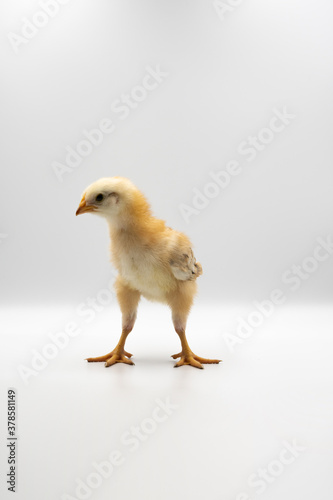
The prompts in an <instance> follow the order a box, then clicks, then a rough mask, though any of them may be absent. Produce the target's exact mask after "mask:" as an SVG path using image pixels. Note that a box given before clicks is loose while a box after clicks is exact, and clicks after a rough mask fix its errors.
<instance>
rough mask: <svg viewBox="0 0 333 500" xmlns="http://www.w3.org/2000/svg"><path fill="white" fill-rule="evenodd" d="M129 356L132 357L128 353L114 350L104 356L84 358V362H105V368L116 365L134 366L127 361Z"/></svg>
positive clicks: (131, 362) (130, 361)
mask: <svg viewBox="0 0 333 500" xmlns="http://www.w3.org/2000/svg"><path fill="white" fill-rule="evenodd" d="M131 356H133V354H131V353H130V352H127V351H125V350H117V349H114V350H113V351H111V352H109V353H108V354H105V355H104V356H98V357H97V358H86V360H87V361H88V362H89V363H95V362H99V361H105V366H106V367H108V366H111V365H114V364H116V363H126V364H127V365H134V363H133V361H132V360H130V359H129V358H130V357H131Z"/></svg>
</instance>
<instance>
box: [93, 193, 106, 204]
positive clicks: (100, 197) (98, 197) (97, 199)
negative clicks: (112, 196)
mask: <svg viewBox="0 0 333 500" xmlns="http://www.w3.org/2000/svg"><path fill="white" fill-rule="evenodd" d="M95 199H96V201H98V202H101V201H103V199H104V195H103V194H102V193H99V194H98V195H97V196H96V198H95Z"/></svg>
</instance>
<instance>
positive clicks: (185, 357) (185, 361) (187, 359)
mask: <svg viewBox="0 0 333 500" xmlns="http://www.w3.org/2000/svg"><path fill="white" fill-rule="evenodd" d="M171 357H172V358H173V359H177V358H180V360H179V361H178V363H176V364H175V366H174V368H178V367H179V366H183V365H190V366H194V367H195V368H200V369H203V366H202V364H201V363H203V364H209V365H210V364H218V363H220V361H222V360H221V359H207V358H201V357H200V356H197V355H196V354H194V353H193V352H192V351H190V352H186V353H183V352H179V353H178V354H173V355H172V356H171Z"/></svg>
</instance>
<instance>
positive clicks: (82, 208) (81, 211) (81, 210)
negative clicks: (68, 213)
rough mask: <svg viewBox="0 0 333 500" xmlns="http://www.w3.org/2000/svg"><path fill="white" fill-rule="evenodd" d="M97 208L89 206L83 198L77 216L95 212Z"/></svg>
mask: <svg viewBox="0 0 333 500" xmlns="http://www.w3.org/2000/svg"><path fill="white" fill-rule="evenodd" d="M95 208H96V207H95V205H87V203H86V199H85V197H84V196H83V198H82V200H81V201H80V205H79V208H78V209H77V211H76V214H75V215H80V214H85V213H86V212H94V211H95Z"/></svg>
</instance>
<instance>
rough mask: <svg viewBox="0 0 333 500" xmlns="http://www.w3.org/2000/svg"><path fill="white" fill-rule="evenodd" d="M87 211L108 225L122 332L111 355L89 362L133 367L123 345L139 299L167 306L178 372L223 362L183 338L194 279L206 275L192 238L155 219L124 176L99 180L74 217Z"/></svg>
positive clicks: (135, 189)
mask: <svg viewBox="0 0 333 500" xmlns="http://www.w3.org/2000/svg"><path fill="white" fill-rule="evenodd" d="M87 212H91V213H94V214H96V215H100V216H102V217H104V218H105V219H106V220H107V222H108V225H109V231H110V237H111V255H112V262H113V264H114V266H115V267H116V269H117V270H118V272H119V274H118V277H117V279H116V283H115V287H116V292H117V299H118V302H119V305H120V309H121V312H122V333H121V336H120V339H119V342H118V344H117V346H116V347H115V349H113V351H111V352H109V353H108V354H106V355H105V356H100V357H97V358H88V359H87V361H89V362H90V361H105V366H111V365H114V364H115V363H126V364H128V365H133V364H134V363H133V361H132V360H131V359H130V358H131V356H132V354H130V353H129V352H127V351H125V342H126V338H127V336H128V334H129V333H130V332H131V331H132V329H133V326H134V323H135V320H136V315H137V308H138V303H139V300H140V297H141V296H143V297H145V298H147V299H149V300H153V301H154V300H155V301H159V302H163V303H165V304H168V306H169V307H170V308H171V311H172V321H173V325H174V328H175V330H176V332H177V334H178V335H179V338H180V342H181V347H182V350H181V352H179V353H178V354H174V355H173V356H172V358H174V359H177V358H180V360H179V361H178V363H176V364H175V367H178V366H182V365H191V366H194V367H196V368H203V366H202V363H219V362H220V360H218V359H206V358H201V357H199V356H197V355H196V354H194V353H193V352H192V351H191V349H190V347H189V345H188V343H187V339H186V336H185V328H186V321H187V317H188V314H189V312H190V309H191V306H192V303H193V298H194V295H195V293H196V290H197V284H196V279H197V277H198V276H200V274H202V268H201V265H200V264H199V262H196V260H195V257H194V255H193V251H192V249H191V243H190V241H189V240H188V238H187V237H186V236H185V235H184V234H183V233H180V232H178V231H174V230H173V229H171V228H169V227H167V226H166V225H165V223H164V221H162V220H159V219H156V218H155V217H153V216H152V214H151V210H150V207H149V204H148V202H147V200H146V198H145V197H144V195H143V194H142V193H141V192H140V191H139V190H138V189H137V188H136V187H135V186H134V184H132V182H131V181H129V180H128V179H125V178H123V177H108V178H103V179H99V180H98V181H96V182H94V183H93V184H91V185H90V186H88V187H87V189H86V190H85V192H84V193H83V196H82V199H81V202H80V205H79V208H78V209H77V212H76V215H79V214H84V213H87Z"/></svg>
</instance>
